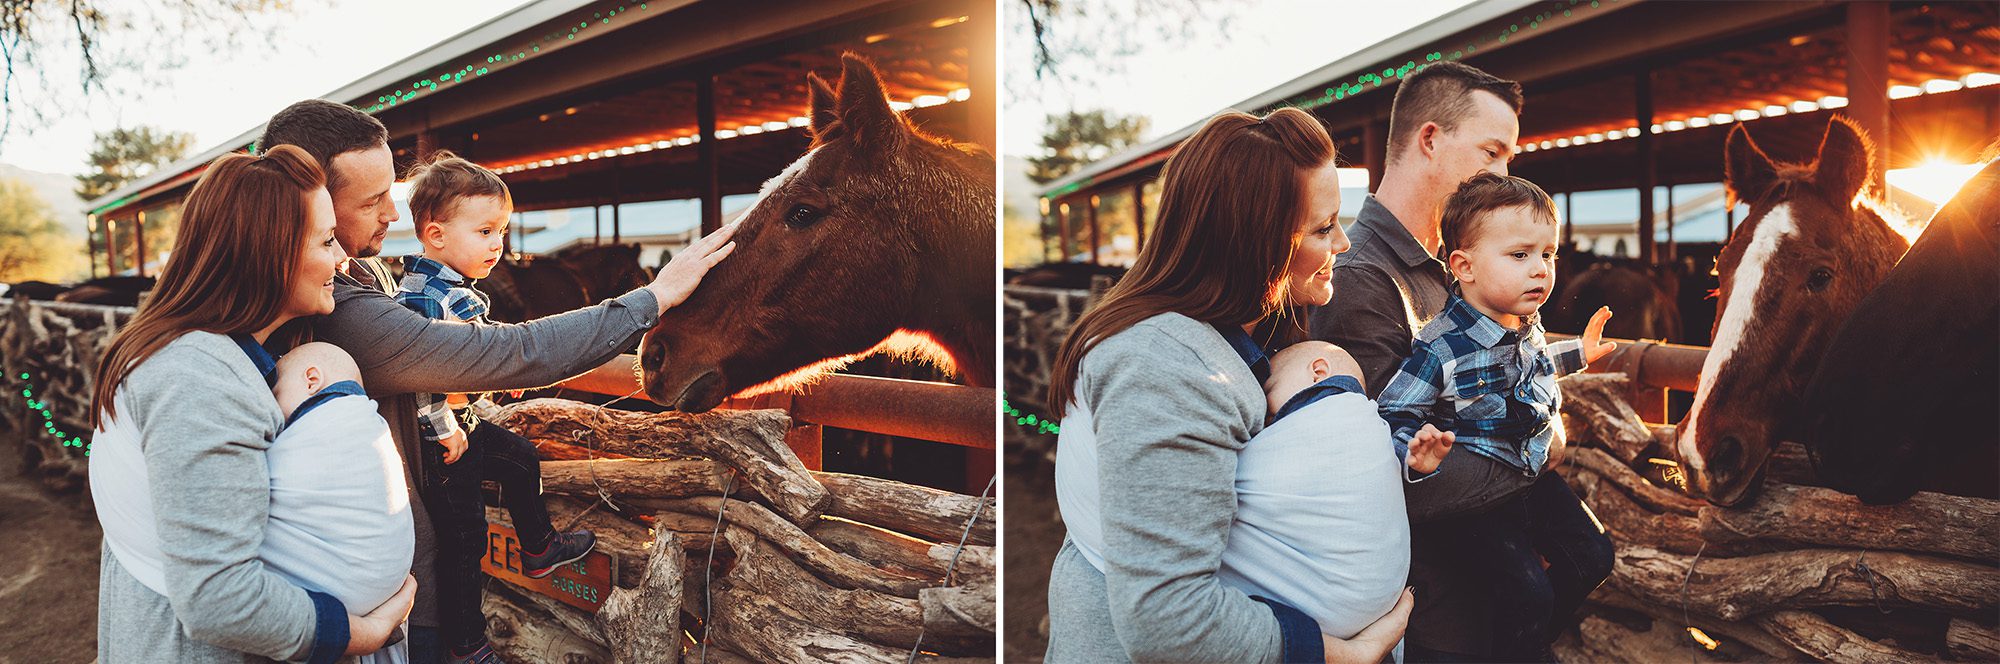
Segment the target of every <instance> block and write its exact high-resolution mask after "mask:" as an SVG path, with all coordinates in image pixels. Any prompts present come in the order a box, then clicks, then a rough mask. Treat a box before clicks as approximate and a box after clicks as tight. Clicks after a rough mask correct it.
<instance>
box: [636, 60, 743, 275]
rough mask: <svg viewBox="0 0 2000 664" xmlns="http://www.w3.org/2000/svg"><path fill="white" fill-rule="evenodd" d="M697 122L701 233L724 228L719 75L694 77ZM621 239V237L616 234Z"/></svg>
mask: <svg viewBox="0 0 2000 664" xmlns="http://www.w3.org/2000/svg"><path fill="white" fill-rule="evenodd" d="M694 97H695V122H696V123H698V124H699V125H700V129H699V132H700V136H698V137H697V140H698V141H699V142H697V143H695V144H694V145H695V153H696V157H697V161H699V162H700V163H701V233H702V235H707V234H709V233H713V232H715V230H716V229H718V228H722V174H721V173H720V172H719V171H720V169H721V164H720V162H718V161H717V160H716V153H715V147H716V146H715V75H714V74H702V75H701V76H700V77H699V78H696V79H695V81H694ZM613 241H614V242H615V241H617V238H615V237H614V238H613Z"/></svg>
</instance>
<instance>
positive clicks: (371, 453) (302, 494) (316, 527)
mask: <svg viewBox="0 0 2000 664" xmlns="http://www.w3.org/2000/svg"><path fill="white" fill-rule="evenodd" d="M265 458H266V460H267V461H268V462H269V465H270V468H271V520H270V525H269V526H268V527H266V529H265V531H264V546H263V547H262V548H261V549H259V550H258V557H259V558H261V559H263V561H264V564H265V566H266V567H269V568H270V569H271V571H274V572H277V573H278V574H279V575H281V576H284V577H285V578H286V579H288V580H290V581H291V582H293V583H295V584H298V585H299V587H302V588H308V589H312V590H318V591H320V592H324V593H327V594H329V595H333V596H334V597H335V598H338V599H339V600H340V602H341V604H344V605H346V606H347V610H348V612H349V613H353V614H357V615H359V614H364V613H367V612H369V611H371V610H374V608H375V607H377V606H380V605H381V604H382V602H384V601H387V600H388V599H389V597H390V596H392V595H394V594H395V593H396V590H397V589H398V588H401V587H402V585H403V577H404V576H405V575H407V574H409V571H410V559H411V556H413V555H415V550H416V527H415V526H414V525H412V523H411V515H410V494H409V491H408V490H407V489H406V488H405V487H404V485H403V459H402V456H401V455H399V454H398V453H397V451H396V442H395V440H393V439H391V438H390V436H389V423H388V422H387V421H385V420H383V419H382V416H381V415H380V414H378V413H377V412H376V410H375V402H374V401H372V400H370V399H368V398H367V397H362V396H342V397H335V398H333V399H331V400H328V401H325V402H322V403H320V404H319V405H318V407H315V408H313V409H312V410H310V411H307V412H306V413H305V415H304V416H302V417H299V418H298V419H297V420H296V421H294V422H292V423H291V424H290V425H289V426H287V427H285V430H284V431H283V432H281V433H279V434H278V439H277V441H276V442H273V443H272V444H271V449H270V451H269V452H267V453H266V454H265ZM407 660H408V657H407V644H405V643H398V644H396V645H393V646H390V647H387V648H383V649H382V650H380V651H377V652H376V653H375V654H373V655H370V656H367V657H363V658H361V661H362V662H366V663H371V664H402V663H403V662H405V661H407Z"/></svg>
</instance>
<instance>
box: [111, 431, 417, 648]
mask: <svg viewBox="0 0 2000 664" xmlns="http://www.w3.org/2000/svg"><path fill="white" fill-rule="evenodd" d="M114 401H115V402H116V403H117V404H118V408H119V412H123V413H129V412H132V411H131V410H130V408H131V406H130V404H128V403H126V401H125V399H124V393H123V391H120V392H119V393H118V394H117V396H116V397H114ZM131 419H132V418H129V417H126V418H110V419H107V421H106V422H105V428H104V430H102V431H99V432H97V436H96V440H98V441H100V442H102V443H104V444H103V445H101V446H99V447H98V448H97V449H95V450H94V451H95V452H96V454H95V455H94V456H93V458H92V459H91V478H90V479H91V490H92V493H93V494H94V495H95V496H97V500H96V503H97V512H98V520H99V522H101V523H102V524H103V526H104V543H105V546H107V547H109V548H110V549H111V551H112V553H113V554H114V555H116V556H117V557H118V562H119V564H120V565H122V566H123V567H124V568H125V569H126V571H128V572H130V573H131V574H132V577H133V578H134V579H137V580H138V581H139V583H140V584H141V585H144V586H146V587H147V588H150V589H152V591H153V592H156V593H159V594H161V595H166V594H167V582H166V574H165V570H164V565H163V561H164V555H163V554H162V553H161V551H160V539H159V534H158V532H157V531H156V530H155V528H154V516H153V508H152V500H151V497H150V496H148V495H147V493H146V491H147V486H148V484H149V482H148V480H147V471H146V458H145V453H144V452H143V451H142V450H141V449H140V446H139V445H138V444H136V443H137V441H138V440H139V439H140V435H139V431H138V429H137V427H136V426H134V425H133V424H132V423H131ZM127 441H129V442H127ZM265 462H266V465H267V466H268V468H269V470H270V479H271V510H270V516H269V521H268V522H267V523H266V526H265V530H264V542H263V545H262V546H261V548H259V549H258V552H257V557H258V559H259V560H261V561H262V562H263V563H264V566H265V568H267V569H270V570H271V571H272V572H275V573H277V574H278V575H279V576H282V577H284V578H285V580H287V581H290V582H292V584H293V585H297V586H299V587H301V588H305V589H307V590H315V591H319V592H323V593H326V594H329V595H332V596H334V597H335V598H338V599H339V600H340V602H341V604H343V605H345V606H346V607H347V611H348V612H349V613H352V614H355V615H361V614H365V613H367V612H369V611H370V610H373V609H374V608H375V607H377V606H380V605H381V604H382V602H384V601H386V600H388V599H389V597H391V596H393V595H394V594H395V593H396V590H397V589H399V588H401V587H402V585H403V577H404V576H405V575H407V574H409V572H410V560H411V557H412V556H413V555H414V553H415V549H416V528H415V526H414V525H412V523H411V519H412V517H411V514H410V495H409V490H408V488H407V487H405V486H404V483H403V459H402V457H401V456H400V455H399V454H397V451H396V443H395V441H394V440H393V439H391V438H390V437H389V423H388V422H387V421H385V420H383V419H382V416H381V415H380V414H379V413H377V412H376V410H375V402H374V401H372V400H370V399H368V398H367V397H363V396H359V395H352V396H341V397H335V398H332V399H329V400H327V401H325V402H322V403H320V404H319V405H318V406H317V407H315V408H312V409H311V410H309V411H307V412H306V414H305V415H304V416H302V417H300V418H299V419H298V421H295V422H293V423H291V425H290V426H287V427H286V428H285V430H284V431H282V432H280V433H279V434H278V437H277V440H276V441H275V442H273V443H272V444H271V447H270V449H268V450H266V451H265ZM355 661H358V662H360V663H361V664H404V663H405V662H407V661H409V657H408V645H407V644H406V643H397V644H395V645H393V646H389V647H385V648H383V649H381V650H378V651H376V652H375V653H374V654H371V655H366V656H363V657H360V658H359V659H358V660H355Z"/></svg>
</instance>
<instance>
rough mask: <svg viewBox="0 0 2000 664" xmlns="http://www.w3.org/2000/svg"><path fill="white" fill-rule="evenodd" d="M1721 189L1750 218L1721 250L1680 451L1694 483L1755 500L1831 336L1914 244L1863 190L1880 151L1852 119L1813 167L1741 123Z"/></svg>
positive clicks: (1698, 490)
mask: <svg viewBox="0 0 2000 664" xmlns="http://www.w3.org/2000/svg"><path fill="white" fill-rule="evenodd" d="M1724 152H1725V153H1726V155H1727V161H1726V164H1725V168H1726V175H1725V177H1724V184H1725V185H1726V186H1727V187H1728V189H1729V194H1730V196H1731V197H1732V201H1731V204H1734V201H1735V200H1745V201H1750V213H1749V215H1748V216H1747V220H1746V221H1745V222H1744V223H1743V225H1742V226H1741V227H1739V228H1737V230H1736V232H1735V234H1734V235H1733V236H1732V237H1731V238H1730V241H1729V245H1728V246H1726V247H1724V248H1723V250H1722V257H1721V259H1720V261H1719V263H1718V273H1719V274H1720V275H1721V277H1722V288H1721V291H1720V293H1719V294H1718V301H1717V303H1716V307H1717V310H1716V322H1715V331H1714V339H1715V341H1714V343H1713V345H1712V346H1711V347H1710V349H1709V351H1708V358H1707V360H1706V361H1705V362H1704V363H1703V364H1702V369H1701V381H1700V382H1699V384H1698V385H1697V387H1696V390H1695V396H1694V408H1693V409H1692V410H1690V411H1688V414H1687V417H1686V418H1684V419H1682V420H1681V424H1680V440H1679V444H1678V445H1677V446H1676V447H1677V448H1678V450H1679V453H1680V457H1681V462H1682V465H1683V466H1684V469H1685V470H1686V472H1687V476H1688V479H1689V488H1690V490H1691V491H1692V492H1693V493H1695V494H1696V495H1699V496H1701V497H1703V498H1706V499H1707V500H1708V501H1709V502H1712V503H1715V504H1718V505H1734V504H1737V503H1740V502H1742V501H1743V500H1744V499H1745V498H1748V497H1749V496H1750V495H1751V494H1752V492H1753V490H1754V489H1755V488H1756V486H1757V484H1758V482H1759V479H1760V478H1761V477H1762V472H1761V469H1762V467H1763V465H1764V462H1765V460H1767V459H1768V458H1769V457H1770V454H1771V451H1772V450H1774V449H1775V448H1776V446H1777V443H1778V440H1779V437H1780V436H1781V435H1783V433H1784V432H1783V430H1782V428H1781V426H1780V424H1781V423H1783V422H1787V421H1790V420H1791V419H1793V418H1794V417H1795V416H1796V414H1797V409H1798V406H1799V403H1800V400H1799V395H1800V394H1801V393H1802V392H1803V391H1804V390H1805V386H1806V381H1807V380H1808V379H1810V378H1811V377H1812V375H1813V371H1814V370H1815V369H1817V368H1818V367H1819V364H1820V357H1821V355H1822V354H1823V353H1824V352H1825V349H1826V347H1827V344H1828V342H1830V341H1831V340H1832V338H1833V333H1834V331H1835V330H1836V329H1838V328H1839V326H1840V324H1841V322H1842V321H1845V320H1847V317H1848V314H1849V312H1852V311H1853V310H1854V306H1855V304H1856V303H1858V302H1860V301H1861V298H1862V296H1864V295H1867V294H1868V292H1869V291H1870V290H1873V289H1874V288H1875V285H1876V284H1877V283H1880V282H1881V281H1882V278H1883V276H1884V275H1886V274H1888V272H1889V268H1890V267H1891V266H1893V265H1895V263H1896V259H1897V258H1898V257H1900V256H1902V255H1903V252H1905V251H1907V250H1908V249H1909V246H1910V245H1909V241H1908V240H1906V239H1905V238H1904V237H1903V236H1902V235H1901V234H1899V233H1898V232H1897V231H1896V230H1895V229H1893V228H1891V227H1890V225H1889V223H1888V222H1887V221H1885V220H1884V219H1883V217H1882V215H1881V213H1879V212H1877V209H1876V207H1875V205H1874V204H1873V202H1872V200H1870V199H1868V198H1864V197H1862V196H1860V192H1861V190H1862V187H1863V185H1865V184H1866V183H1867V181H1868V177H1869V173H1870V172H1871V171H1870V169H1869V165H1870V163H1871V162H1872V161H1873V160H1874V159H1875V155H1874V147H1873V146H1871V145H1870V144H1869V142H1868V139H1867V137H1866V136H1864V135H1863V134H1862V133H1861V130H1860V129H1859V128H1857V127H1855V126H1854V125H1853V124H1852V123H1851V122H1849V121H1847V120H1845V119H1841V118H1835V119H1834V121H1833V122H1831V123H1829V124H1828V125H1827V129H1826V136H1825V138H1824V139H1822V140H1821V142H1820V146H1819V157H1818V158H1817V159H1816V160H1814V161H1813V163H1810V164H1781V163H1774V162H1772V161H1771V159H1770V157H1768V156H1765V154H1764V152H1763V150H1761V149H1759V148H1758V147H1757V144H1756V143H1755V142H1753V141H1751V140H1750V134H1749V132H1748V131H1745V129H1744V128H1743V127H1742V126H1741V125H1738V126H1737V127H1735V128H1734V129H1732V130H1730V132H1729V139H1728V141H1727V143H1726V144H1725V147H1724Z"/></svg>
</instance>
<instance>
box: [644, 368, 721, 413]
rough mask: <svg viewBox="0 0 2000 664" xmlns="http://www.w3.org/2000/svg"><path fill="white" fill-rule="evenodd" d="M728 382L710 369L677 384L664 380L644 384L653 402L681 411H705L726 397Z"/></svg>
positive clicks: (713, 407)
mask: <svg viewBox="0 0 2000 664" xmlns="http://www.w3.org/2000/svg"><path fill="white" fill-rule="evenodd" d="M656 378H657V377H656ZM677 382H678V381H677ZM728 384H729V381H728V380H727V379H725V378H723V377H722V374H721V373H720V372H718V371H715V370H713V369H711V370H708V371H704V372H702V373H701V374H699V375H696V376H695V377H694V378H693V379H690V380H687V381H685V382H679V384H678V386H670V383H669V382H668V381H664V380H655V381H650V382H648V383H647V384H646V396H648V397H651V398H652V399H653V401H654V403H658V404H661V405H664V406H667V407H670V408H673V409H674V410H678V411H681V412H683V413H706V412H708V411H710V410H714V409H715V407H716V406H719V405H722V400H723V399H725V398H728V396H729V387H728Z"/></svg>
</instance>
